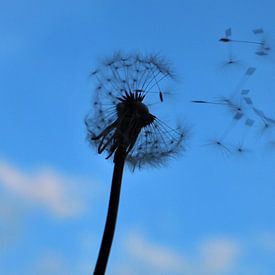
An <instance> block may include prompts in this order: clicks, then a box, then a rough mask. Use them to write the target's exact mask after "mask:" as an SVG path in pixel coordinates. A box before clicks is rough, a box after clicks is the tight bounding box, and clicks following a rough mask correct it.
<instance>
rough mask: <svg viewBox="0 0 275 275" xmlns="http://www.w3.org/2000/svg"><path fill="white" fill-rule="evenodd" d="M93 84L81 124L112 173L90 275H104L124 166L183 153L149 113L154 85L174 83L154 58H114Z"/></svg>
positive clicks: (156, 91)
mask: <svg viewBox="0 0 275 275" xmlns="http://www.w3.org/2000/svg"><path fill="white" fill-rule="evenodd" d="M91 75H92V77H93V78H94V80H95V81H96V88H95V95H94V96H95V97H94V100H93V103H92V110H91V112H90V113H89V114H88V115H87V117H86V120H85V123H86V127H87V131H88V140H89V141H90V143H91V144H92V145H94V146H96V148H97V152H98V153H99V154H101V153H103V152H106V153H107V156H106V159H108V158H111V157H112V156H113V162H114V170H113V178H112V187H111V194H110V200H109V207H108V213H107V219H106V224H105V229H104V234H103V238H102V242H101V246H100V251H99V255H98V259H97V263H96V267H95V271H94V274H104V273H105V270H106V266H107V262H108V257H109V253H110V249H111V245H112V240H113V235H114V230H115V224H116V218H117V212H118V206H119V197H120V188H121V181H122V175H123V169H124V164H125V162H127V163H129V164H130V166H131V167H132V168H133V169H134V168H135V167H138V168H141V167H143V166H144V165H146V164H149V165H153V166H158V165H160V164H163V163H164V162H165V161H167V160H168V159H169V158H171V157H173V156H175V155H177V154H178V153H179V152H180V151H181V150H182V149H184V146H183V142H184V141H185V138H186V132H185V131H184V129H182V128H181V127H178V128H177V129H172V128H170V127H169V126H167V125H166V124H165V123H164V122H162V121H161V120H160V119H158V118H157V117H156V116H155V115H153V114H151V113H150V111H149V108H148V106H150V105H149V103H148V102H150V99H151V100H152V99H153V100H154V98H155V97H156V96H158V100H159V102H160V104H162V102H163V101H164V96H165V92H163V91H162V90H161V87H160V84H161V82H162V81H164V80H168V79H170V80H172V79H173V78H174V75H173V73H172V72H171V69H170V68H169V66H168V65H167V63H166V62H165V61H164V60H163V59H161V58H160V57H158V56H155V55H151V56H141V55H137V54H136V55H129V56H125V55H122V54H119V53H118V54H115V55H114V56H113V57H112V58H110V59H108V60H106V61H105V62H103V64H102V66H101V67H100V68H99V69H97V70H95V71H93V72H92V73H91ZM145 102H146V103H145Z"/></svg>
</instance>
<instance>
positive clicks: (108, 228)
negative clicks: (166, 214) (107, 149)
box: [94, 145, 126, 275]
mask: <svg viewBox="0 0 275 275" xmlns="http://www.w3.org/2000/svg"><path fill="white" fill-rule="evenodd" d="M125 158H126V149H125V148H124V147H123V146H121V145H120V146H119V147H118V148H117V150H116V152H115V156H114V171H113V179H112V187H111V193H110V199H109V206H108V213H107V218H106V222H105V228H104V233H103V237H102V241H101V245H100V250H99V254H98V258H97V262H96V266H95V270H94V275H104V274H105V270H106V266H107V262H108V258H109V254H110V250H111V246H112V242H113V237H114V232H115V226H116V219H117V213H118V207H119V197H120V189H121V181H122V175H123V168H124V163H125Z"/></svg>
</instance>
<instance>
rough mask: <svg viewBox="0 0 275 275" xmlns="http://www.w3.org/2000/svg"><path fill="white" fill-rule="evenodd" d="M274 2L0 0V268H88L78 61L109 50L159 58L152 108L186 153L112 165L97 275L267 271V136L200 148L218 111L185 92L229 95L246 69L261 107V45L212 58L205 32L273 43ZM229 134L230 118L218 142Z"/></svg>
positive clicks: (98, 165)
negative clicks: (109, 220) (147, 163)
mask: <svg viewBox="0 0 275 275" xmlns="http://www.w3.org/2000/svg"><path fill="white" fill-rule="evenodd" d="M274 10H275V4H274V1H271V0H269V1H267V0H261V1H258V0H254V1H235V0H233V1H214V0H213V1H210V0H206V1H203V0H200V1H176V0H170V1H164V0H163V1H156V0H147V1H145V0H141V1H121V0H117V1H108V0H101V1H100V0H97V1H92V0H90V1H77V3H76V1H51V0H49V1H30V0H26V1H19V0H17V1H16V0H15V1H5V2H3V1H2V2H1V3H0V38H1V40H0V91H1V97H0V98H1V99H0V125H1V135H0V255H1V257H0V274H4V275H10V274H12V275H13V274H16V275H17V274H20V275H21V274H22V275H25V274H28V275H30V274H31V275H32V274H34V275H37V274H39V275H40V274H53V275H61V274H64V275H75V274H80V275H82V274H83V275H85V274H91V272H92V270H93V267H94V263H95V260H96V256H97V252H98V248H99V243H100V240H101V235H102V231H103V226H104V222H105V214H106V210H107V202H108V197H109V189H110V180H111V174H112V163H111V162H110V161H109V162H108V161H105V160H104V158H103V157H102V156H98V155H97V154H96V153H95V152H94V151H93V150H92V149H91V148H90V147H89V145H88V143H87V142H86V141H85V135H86V132H85V127H84V124H83V118H84V116H85V114H86V113H87V112H88V111H89V108H90V101H91V97H92V93H93V90H92V81H91V80H90V79H89V72H90V71H91V70H92V69H93V68H95V67H96V66H97V65H98V64H99V62H100V60H101V59H102V58H104V57H105V56H110V55H111V54H112V53H113V52H114V51H117V50H122V51H124V52H133V51H136V50H138V51H139V52H142V53H151V52H153V53H160V54H161V55H163V56H165V57H167V58H168V59H169V60H170V61H171V63H172V64H173V68H174V70H175V72H176V74H177V76H178V81H177V83H175V84H174V85H171V87H173V88H174V90H175V96H174V97H171V98H167V99H165V101H164V104H165V105H166V106H167V107H168V108H167V107H166V113H165V112H162V111H160V114H159V117H160V118H161V119H162V120H164V121H168V122H169V124H171V125H172V124H173V120H174V121H175V122H176V121H177V120H181V121H184V122H185V123H186V124H187V125H189V126H191V129H192V130H191V135H190V139H189V142H188V148H187V150H186V153H185V154H184V155H183V156H182V157H181V158H179V159H178V160H174V161H171V162H170V163H169V165H168V166H167V167H163V168H159V169H148V168H147V169H145V170H142V171H136V172H135V173H134V174H133V173H130V172H129V171H128V170H127V171H126V172H125V177H124V181H123V188H122V195H121V204H120V211H119V218H118V224H117V231H116V235H115V239H114V244H113V249H112V253H111V257H110V263H109V266H108V272H107V274H114V275H137V274H152V275H167V274H171V275H174V274H175V275H178V274H182V275H204V274H206V275H207V274H209V275H210V274H211V275H213V274H214V275H215V274H216V275H229V274H230V275H231V274H234V275H245V274H250V275H271V274H274V270H275V221H274V211H275V202H274V197H275V188H274V186H275V172H274V150H272V149H274V148H272V146H269V145H268V142H269V141H272V140H274V137H275V135H274V134H273V135H272V132H271V133H270V134H265V135H261V134H260V129H259V127H258V125H255V127H253V129H251V131H249V135H248V138H247V141H246V143H245V146H247V147H248V148H249V149H250V150H251V152H249V153H247V154H245V155H244V156H237V155H232V156H229V157H224V156H223V155H222V154H220V153H219V152H217V151H216V150H212V149H213V148H211V147H205V146H202V145H203V144H205V143H207V140H208V139H209V138H212V137H217V136H219V135H220V134H221V133H222V132H223V130H224V129H225V128H226V126H227V125H228V124H229V122H230V118H231V117H230V116H229V115H228V114H227V113H226V112H225V111H224V110H223V109H222V108H219V107H216V106H202V105H196V106H195V105H192V104H191V103H190V100H192V99H212V98H215V97H216V96H221V95H228V94H230V93H231V92H232V91H233V90H234V88H235V87H236V85H237V83H238V82H239V81H240V79H241V78H242V76H243V74H244V72H245V70H246V68H247V67H249V66H254V67H256V68H257V71H256V73H255V75H253V76H252V77H251V79H249V81H248V82H247V83H246V84H245V87H244V88H250V89H251V94H252V98H253V100H254V103H255V104H257V106H258V107H259V108H261V109H263V110H264V111H265V112H266V114H268V115H269V116H273V117H274V116H275V112H274V107H273V106H274V102H275V94H274V92H275V81H274V80H275V79H274V78H275V77H274V76H275V74H274V73H275V58H274V53H272V52H271V54H270V55H269V56H267V57H257V56H256V55H255V54H254V50H255V47H254V46H249V45H234V46H233V52H234V53H235V55H236V57H237V59H239V60H240V64H239V65H237V66H233V68H231V67H225V68H224V67H222V65H221V64H222V62H223V60H224V59H225V58H226V56H227V47H226V45H223V44H220V43H219V42H218V39H219V38H220V37H221V36H222V35H223V33H224V30H225V29H226V28H228V27H232V30H233V35H234V36H236V37H237V38H240V39H248V40H249V39H254V38H255V37H254V35H253V33H252V32H251V30H252V29H255V28H259V27H262V28H264V30H265V31H266V34H267V35H268V38H269V41H270V43H271V47H272V46H273V48H274V45H275V44H274V43H273V42H275V24H274ZM272 43H273V44H272ZM159 107H161V106H159ZM159 109H160V108H159ZM167 110H168V111H167ZM164 114H165V115H164ZM243 131H244V130H243V127H241V126H240V127H236V128H234V130H232V132H231V133H230V136H229V142H230V143H236V142H238V141H239V138H241V137H242V136H243Z"/></svg>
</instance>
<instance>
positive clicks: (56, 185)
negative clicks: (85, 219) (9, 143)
mask: <svg viewBox="0 0 275 275" xmlns="http://www.w3.org/2000/svg"><path fill="white" fill-rule="evenodd" d="M81 183H83V181H81V180H77V179H75V178H71V177H67V176H64V175H61V174H60V173H58V172H56V171H54V170H53V169H40V170H37V171H34V172H28V173H27V172H25V171H22V170H21V169H19V168H17V167H15V166H12V165H11V164H9V163H7V162H5V161H0V187H2V188H4V189H5V190H6V191H7V192H8V193H10V194H12V195H15V196H16V197H17V198H19V199H21V200H24V201H25V202H29V203H34V204H35V205H36V206H40V207H44V208H45V209H46V210H48V211H49V213H51V214H53V215H55V216H57V217H65V218H67V217H75V216H78V215H80V214H81V213H82V212H83V210H85V200H84V198H83V194H81V192H80V190H81V186H82V187H83V185H82V184H81ZM77 187H78V188H77ZM83 193H84V192H83Z"/></svg>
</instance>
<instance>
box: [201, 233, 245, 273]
mask: <svg viewBox="0 0 275 275" xmlns="http://www.w3.org/2000/svg"><path fill="white" fill-rule="evenodd" d="M199 250H200V253H201V257H202V263H203V266H204V267H205V269H206V270H208V272H209V273H210V274H213V273H217V274H222V273H223V272H227V271H228V270H230V268H232V267H233V266H234V264H235V262H236V260H237V257H238V255H239V252H240V245H239V244H238V243H237V242H236V241H234V240H230V239H226V238H215V239H211V240H206V241H204V242H203V243H202V244H201V245H200V249H199Z"/></svg>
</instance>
